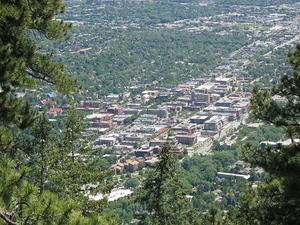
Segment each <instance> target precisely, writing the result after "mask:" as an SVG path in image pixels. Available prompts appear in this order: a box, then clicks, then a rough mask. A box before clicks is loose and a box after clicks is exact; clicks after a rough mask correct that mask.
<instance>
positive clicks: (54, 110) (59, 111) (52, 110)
mask: <svg viewBox="0 0 300 225" xmlns="http://www.w3.org/2000/svg"><path fill="white" fill-rule="evenodd" d="M62 113H63V109H61V108H57V107H54V106H53V107H51V108H50V110H49V111H48V112H47V114H48V115H49V116H50V117H56V116H58V115H60V114H62Z"/></svg>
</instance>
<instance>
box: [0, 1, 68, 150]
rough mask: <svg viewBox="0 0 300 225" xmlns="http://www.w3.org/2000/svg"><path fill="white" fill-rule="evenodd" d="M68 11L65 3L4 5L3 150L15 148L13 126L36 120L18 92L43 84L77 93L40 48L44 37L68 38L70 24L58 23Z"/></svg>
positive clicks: (0, 6) (0, 11)
mask: <svg viewBox="0 0 300 225" xmlns="http://www.w3.org/2000/svg"><path fill="white" fill-rule="evenodd" d="M64 10H65V4H64V2H63V0H49V1H33V0H20V1H5V0H1V1H0V105H1V108H0V141H1V143H0V146H1V149H0V150H7V148H8V147H9V146H11V145H12V139H13V138H12V136H13V135H12V131H11V129H9V128H11V126H17V127H19V128H25V127H28V126H29V125H30V124H31V123H32V122H33V119H34V118H35V116H36V114H35V113H34V111H33V110H32V109H31V107H30V105H29V104H28V103H27V101H26V100H25V99H24V98H17V97H16V94H15V91H16V90H19V91H22V90H23V89H22V88H32V87H35V86H37V84H38V83H39V82H40V81H46V82H47V83H50V84H53V85H55V86H56V87H57V89H58V90H59V91H62V92H69V91H71V90H73V89H74V80H73V79H71V78H70V77H69V76H68V75H66V74H65V72H64V67H63V65H60V64H58V63H57V62H55V61H53V60H52V55H51V54H45V53H42V52H41V51H40V50H39V46H38V41H39V40H40V38H41V37H42V38H46V39H51V40H63V39H65V38H67V32H68V30H69V28H70V24H66V23H64V22H63V21H61V20H58V19H55V18H56V16H58V15H59V14H60V13H62V12H64ZM9 132H10V133H9Z"/></svg>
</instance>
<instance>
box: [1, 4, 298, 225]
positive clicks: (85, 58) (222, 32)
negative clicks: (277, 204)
mask: <svg viewBox="0 0 300 225" xmlns="http://www.w3.org/2000/svg"><path fill="white" fill-rule="evenodd" d="M65 3H66V5H67V10H66V12H65V13H64V14H63V15H60V16H59V17H58V19H59V20H64V21H65V22H68V23H72V28H71V31H70V37H69V38H68V39H67V40H66V41H64V42H62V43H57V42H53V41H49V40H46V39H45V38H43V37H41V36H40V37H37V39H38V40H39V41H40V42H41V46H42V47H41V49H40V51H41V52H42V53H49V52H50V51H51V52H52V53H51V55H52V56H53V57H54V58H55V61H57V62H59V63H62V64H64V65H65V68H66V70H67V71H68V72H69V74H70V75H71V77H73V78H76V79H77V83H78V85H79V87H80V88H79V92H77V93H75V94H74V95H72V96H71V97H70V95H67V96H66V95H62V94H61V93H59V92H57V91H55V90H54V89H53V87H52V85H49V84H45V83H43V84H42V86H41V87H40V88H36V89H18V90H17V95H18V97H25V98H26V99H27V100H28V101H29V102H30V103H31V104H32V105H33V106H34V108H35V109H36V110H37V111H39V112H41V113H44V115H46V116H47V118H49V121H50V124H51V127H52V128H53V129H55V130H56V132H58V134H57V137H58V138H57V139H55V140H60V139H59V138H61V137H62V136H63V134H64V132H67V131H65V129H66V128H65V125H62V124H63V123H64V121H66V118H67V117H68V116H70V114H69V112H70V110H71V111H72V110H73V111H75V112H76V114H78V115H80V120H81V121H80V122H82V124H83V127H82V129H81V130H80V135H79V136H78V137H77V139H76V140H80V141H78V142H76V146H77V147H78V146H81V145H82V143H85V144H86V145H87V146H89V147H90V148H91V150H92V152H93V155H96V164H95V162H93V163H94V164H93V165H96V166H94V170H99V171H108V172H107V173H108V175H107V176H108V180H109V182H111V183H113V185H112V188H111V190H110V191H107V192H106V191H99V190H98V189H97V191H95V192H91V193H90V192H87V193H85V196H86V197H87V198H88V199H89V201H93V202H98V201H100V200H108V203H107V204H108V205H107V206H108V207H106V208H103V209H102V211H103V212H106V213H107V214H109V215H114V216H116V215H117V217H118V219H117V220H118V221H119V222H118V224H139V222H140V221H141V219H137V218H136V216H135V215H136V213H137V212H140V211H141V208H142V206H141V205H140V204H139V203H138V202H135V201H134V200H132V199H135V196H136V194H135V193H136V192H137V191H138V190H140V188H141V187H142V183H143V182H144V181H145V179H146V177H147V173H148V171H149V170H152V169H153V168H155V166H156V165H157V164H158V163H159V162H160V160H161V159H160V156H159V155H160V153H161V151H162V149H163V148H164V146H166V145H168V146H169V151H170V153H171V154H172V155H173V156H175V157H176V158H178V161H179V164H178V167H180V168H179V170H180V172H181V173H182V174H183V176H182V178H181V179H182V182H183V183H184V186H185V187H187V188H189V189H190V190H192V191H191V192H190V193H189V195H187V196H186V197H187V198H188V199H190V201H191V203H192V206H193V207H194V208H195V209H197V210H199V212H200V214H201V215H204V216H205V215H208V214H207V213H208V212H210V211H209V210H210V209H211V208H213V207H215V206H216V207H218V209H219V210H220V213H221V214H222V213H227V212H228V211H230V209H234V208H235V207H236V206H238V205H239V204H240V203H239V199H240V197H241V195H242V193H243V192H244V191H245V190H246V189H247V187H249V186H252V187H253V186H257V185H259V184H260V182H261V181H262V180H264V179H265V176H266V173H265V171H264V170H263V169H262V168H261V167H256V166H252V165H250V163H249V162H245V161H244V160H243V155H242V150H241V149H242V148H243V147H244V146H245V145H246V144H252V145H254V146H256V147H260V148H262V149H269V148H271V149H276V148H277V147H278V146H279V145H280V146H289V145H290V144H291V141H290V139H289V138H288V136H287V135H286V134H285V132H284V129H282V128H278V127H276V126H274V124H272V123H271V124H270V123H264V122H263V121H261V120H258V119H256V118H255V117H254V116H253V115H252V113H251V112H250V111H251V97H252V89H253V87H254V86H255V85H258V86H259V89H260V90H266V91H268V90H271V87H272V86H273V85H276V84H278V82H279V80H280V76H281V75H285V74H290V73H292V72H291V71H292V67H291V66H290V65H289V62H288V57H287V56H288V53H289V52H290V51H291V50H292V49H293V48H294V47H295V44H296V43H297V42H300V33H299V30H300V2H297V1H292V0H286V1H283V0H282V1H280V0H278V1H263V0H253V1H246V0H241V1H234V0H203V1H198V0H182V1H180V0H168V1H167V0H166V1H159V0H97V1H93V0H65ZM273 100H275V101H276V102H284V101H285V99H284V98H283V97H282V96H280V95H274V96H273ZM71 123H72V122H71ZM36 129H37V128H36ZM34 132H35V130H34ZM59 132H60V133H61V135H62V136H61V137H60V133H59ZM53 133H55V132H53ZM26 135H27V136H26ZM41 135H42V134H41ZM29 136H30V135H29V134H28V133H26V134H25V135H23V134H22V135H20V137H18V140H19V139H22V140H25V141H23V142H22V143H25V144H27V145H28V146H29V145H30V144H28V143H30V142H32V140H33V139H32V138H28V137H29ZM53 136H55V135H53ZM41 137H42V136H41ZM26 138H27V139H26ZM294 141H295V142H298V139H295V140H292V142H294ZM45 143H46V141H45V142H41V143H40V145H41V146H42V145H44V144H45ZM62 143H65V142H64V140H62ZM40 145H39V146H40ZM45 145H46V144H45ZM30 146H31V145H30ZM36 146H37V145H36ZM50 148H51V147H50ZM51 154H52V153H51ZM74 154H75V155H74ZM76 154H77V155H76ZM70 155H72V157H79V158H81V159H82V160H83V161H85V160H86V158H87V156H85V155H84V154H82V153H76V151H75V153H74V152H71V153H70ZM18 157H19V156H18ZM85 157H86V158H85ZM93 157H94V156H93ZM28 162H29V163H28V164H29V165H31V163H32V162H34V160H33V161H32V162H31V161H30V160H28ZM33 164H34V163H33ZM49 168H50V166H49ZM49 171H50V169H49ZM49 173H50V172H49ZM79 174H80V172H78V174H77V175H78V176H80V175H79ZM56 176H57V175H56ZM45 179H46V178H45ZM55 182H56V180H54V181H53V184H54V183H55ZM53 184H52V183H51V182H50V181H49V182H48V184H47V181H45V187H47V185H48V186H49V187H50V188H49V189H50V190H55V191H58V192H59V190H60V188H56V189H55V188H52V187H51V185H52V186H53V187H54V186H55V185H53ZM85 185H89V184H85ZM51 188H52V189H51ZM0 190H1V189H0ZM70 190H71V189H70ZM0 224H2V223H1V222H0ZM82 224H83V223H82ZM108 224H109V223H108ZM145 224H147V223H145ZM205 224H206V223H205ZM207 224H215V223H207ZM216 224H221V223H216ZM228 224H229V223H228Z"/></svg>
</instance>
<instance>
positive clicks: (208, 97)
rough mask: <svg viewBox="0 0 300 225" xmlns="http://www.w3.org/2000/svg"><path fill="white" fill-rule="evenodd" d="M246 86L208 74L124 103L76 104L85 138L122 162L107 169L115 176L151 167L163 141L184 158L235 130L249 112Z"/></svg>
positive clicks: (117, 99)
mask: <svg viewBox="0 0 300 225" xmlns="http://www.w3.org/2000/svg"><path fill="white" fill-rule="evenodd" d="M249 82H250V79H248V78H247V77H244V76H241V77H239V78H238V77H235V76H230V77H226V76H217V77H214V78H211V76H210V77H203V78H199V79H194V80H192V81H191V82H187V83H185V84H181V85H178V86H177V87H175V88H172V89H155V90H146V91H143V92H142V93H141V94H140V95H136V96H134V97H129V96H127V101H124V99H123V98H122V96H123V95H113V96H112V95H109V96H108V98H105V99H103V100H96V101H95V100H91V99H87V100H85V101H82V102H81V103H80V105H79V110H81V111H83V112H85V114H86V116H85V118H84V121H85V123H86V125H87V126H86V129H85V131H84V137H90V138H93V139H92V143H93V146H94V148H95V149H102V150H110V151H111V154H114V155H117V156H118V157H119V158H120V159H122V160H118V162H117V163H116V164H114V165H113V166H112V169H113V170H114V171H116V172H123V171H130V172H133V171H136V170H138V169H140V168H142V167H145V166H149V165H152V164H153V163H155V162H157V158H156V156H157V154H158V153H159V152H160V150H161V149H162V147H163V146H164V145H165V144H167V143H168V144H170V146H171V152H172V153H173V154H176V155H178V156H183V155H184V153H186V152H187V151H191V152H192V151H193V150H194V149H196V148H199V147H200V148H201V146H202V147H203V146H207V145H209V144H211V142H212V140H214V139H220V138H221V137H222V136H224V135H226V134H228V132H232V131H234V130H235V129H237V127H238V126H239V124H240V121H241V120H243V118H244V117H245V115H247V112H248V110H249V104H250V103H249V98H250V93H249V92H247V91H245V90H244V87H245V86H246V85H249ZM183 112H186V114H187V116H186V117H182V113H183ZM125 158H126V160H124V159H125Z"/></svg>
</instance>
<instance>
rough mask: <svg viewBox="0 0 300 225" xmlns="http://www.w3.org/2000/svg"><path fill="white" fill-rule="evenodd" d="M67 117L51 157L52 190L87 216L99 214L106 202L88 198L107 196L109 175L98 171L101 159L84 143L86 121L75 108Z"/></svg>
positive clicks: (50, 176)
mask: <svg viewBox="0 0 300 225" xmlns="http://www.w3.org/2000/svg"><path fill="white" fill-rule="evenodd" d="M67 115H68V117H67V119H66V121H65V126H64V128H63V130H62V133H61V136H62V137H61V139H60V140H59V141H58V146H57V148H56V149H55V150H54V151H53V153H52V155H53V158H52V162H51V164H52V165H50V170H51V171H50V175H49V182H51V189H52V190H53V191H55V192H57V193H58V194H59V195H60V196H62V197H64V198H71V199H74V200H77V201H78V202H80V203H81V205H82V206H83V210H84V212H85V213H88V214H90V213H91V212H95V211H98V212H99V211H101V209H102V207H103V206H104V205H105V202H106V201H105V199H103V201H98V202H93V201H91V200H89V196H88V195H93V194H99V193H100V192H101V193H102V194H103V195H105V194H107V193H108V192H109V191H110V190H111V187H112V185H111V184H110V182H108V181H107V178H108V175H109V173H108V172H103V171H100V170H99V167H98V166H97V165H96V163H97V157H99V156H98V155H97V153H94V151H93V149H92V147H91V146H90V145H89V144H88V143H87V142H86V141H85V140H83V139H82V133H81V132H82V131H83V128H84V124H83V118H82V115H81V114H80V113H79V112H78V110H77V109H76V106H75V105H72V107H71V109H69V110H68V112H67ZM87 193H88V194H87Z"/></svg>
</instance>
